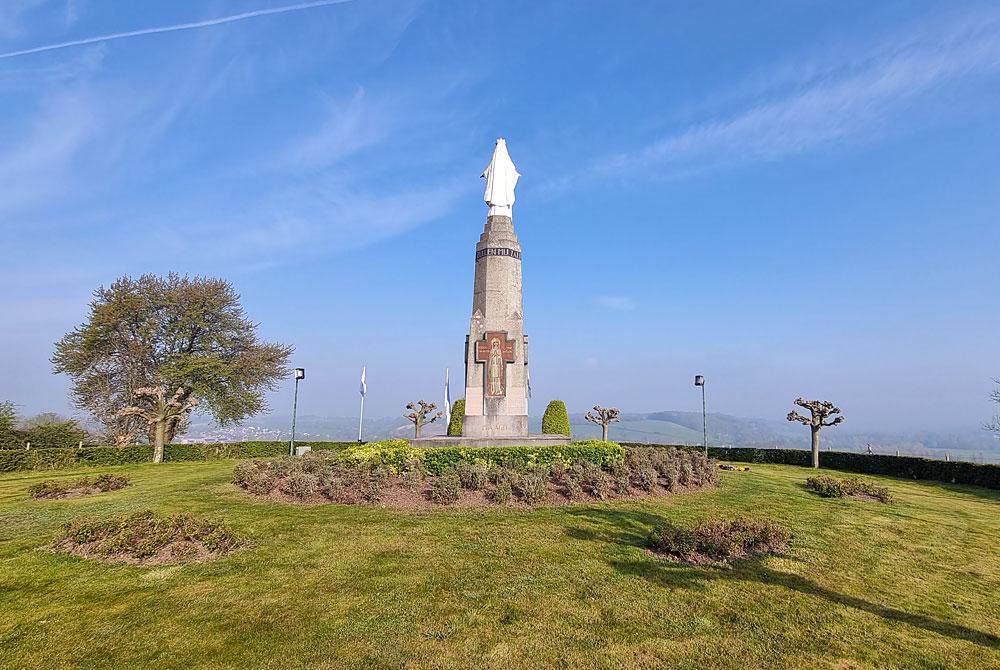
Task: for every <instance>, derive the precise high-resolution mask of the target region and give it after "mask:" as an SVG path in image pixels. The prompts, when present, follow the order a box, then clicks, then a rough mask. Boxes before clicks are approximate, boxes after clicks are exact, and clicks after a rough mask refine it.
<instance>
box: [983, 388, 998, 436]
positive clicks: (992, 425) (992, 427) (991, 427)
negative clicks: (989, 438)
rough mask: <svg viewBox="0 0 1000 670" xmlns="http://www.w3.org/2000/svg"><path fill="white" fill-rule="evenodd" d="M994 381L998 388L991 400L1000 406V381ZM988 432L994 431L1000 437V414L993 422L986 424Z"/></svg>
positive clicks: (992, 394)
mask: <svg viewBox="0 0 1000 670" xmlns="http://www.w3.org/2000/svg"><path fill="white" fill-rule="evenodd" d="M993 381H994V383H996V385H997V387H998V388H997V390H995V391H993V393H991V394H990V400H992V401H993V402H995V403H998V404H1000V379H994V380H993ZM986 430H992V431H993V432H994V433H996V434H997V435H1000V414H997V415H995V416H994V417H993V421H992V422H990V423H988V424H986Z"/></svg>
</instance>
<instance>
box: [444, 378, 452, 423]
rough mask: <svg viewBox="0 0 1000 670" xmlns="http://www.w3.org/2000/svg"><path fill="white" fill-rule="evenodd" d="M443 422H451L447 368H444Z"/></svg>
mask: <svg viewBox="0 0 1000 670" xmlns="http://www.w3.org/2000/svg"><path fill="white" fill-rule="evenodd" d="M444 422H445V423H448V424H450V423H451V383H450V382H449V370H448V368H445V369H444Z"/></svg>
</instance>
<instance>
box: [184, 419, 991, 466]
mask: <svg viewBox="0 0 1000 670" xmlns="http://www.w3.org/2000/svg"><path fill="white" fill-rule="evenodd" d="M583 417H584V415H583V414H571V415H570V428H571V430H572V431H573V436H574V437H576V438H580V439H588V438H599V437H600V436H601V429H600V426H596V425H594V424H592V423H589V422H587V421H586V420H585V419H584V418H583ZM701 422H702V417H701V413H700V412H678V411H660V412H649V413H645V414H642V413H626V414H623V415H622V417H621V422H620V423H615V424H612V425H611V428H610V437H611V439H613V440H618V441H620V442H643V443H654V444H657V443H658V444H701V443H702V429H701V425H702V424H701ZM290 424H291V417H289V416H282V415H267V416H260V417H256V418H254V419H252V420H251V421H250V422H248V423H247V425H245V426H238V427H232V428H218V427H215V426H214V425H212V424H211V423H208V422H204V421H200V422H199V421H196V422H194V423H192V426H191V430H190V431H189V432H188V433H187V434H186V435H185V436H184V439H186V440H190V441H200V442H206V441H232V440H277V439H288V434H289V427H290ZM541 424H542V422H541V417H532V418H531V421H530V426H531V428H530V429H531V431H532V432H535V433H537V432H541ZM445 429H446V426H445V425H444V421H443V420H441V421H438V422H437V423H435V424H432V425H431V426H428V427H427V428H425V429H424V435H441V434H443V433H444V432H445ZM412 434H413V427H412V426H411V425H410V424H409V423H408V422H407V421H406V420H405V419H403V418H402V417H400V418H394V417H372V418H368V417H365V432H364V437H365V439H366V440H381V439H386V438H389V437H410V436H412ZM296 436H297V437H298V439H301V440H355V439H357V436H358V419H357V417H320V416H300V417H298V420H297V423H296ZM708 440H709V443H710V444H712V445H716V446H720V445H727V446H737V447H762V448H774V447H780V448H790V449H808V448H809V431H808V430H807V429H806V428H805V427H804V426H800V425H798V424H792V423H788V422H787V421H775V420H770V419H754V418H744V417H737V416H730V415H728V414H709V415H708ZM869 444H870V445H871V446H872V449H873V450H874V451H876V452H878V453H895V452H896V450H897V449H898V450H899V452H900V453H902V454H910V455H914V456H926V457H931V458H944V457H945V455H946V454H947V455H949V456H950V457H951V458H955V459H961V460H972V461H986V462H1000V440H997V439H994V438H993V436H992V435H991V434H990V433H988V432H986V431H984V430H980V429H978V428H970V429H968V430H965V431H956V432H951V433H933V432H923V433H920V432H917V433H890V432H854V431H851V430H849V429H848V428H847V427H846V426H840V427H837V428H836V429H832V430H827V431H824V432H823V448H824V449H828V448H829V449H836V450H841V451H866V450H867V448H868V445H869Z"/></svg>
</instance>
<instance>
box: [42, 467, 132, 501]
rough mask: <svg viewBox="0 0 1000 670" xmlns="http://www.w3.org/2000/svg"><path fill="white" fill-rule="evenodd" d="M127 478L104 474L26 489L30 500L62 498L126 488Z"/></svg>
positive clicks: (48, 481) (53, 481)
mask: <svg viewBox="0 0 1000 670" xmlns="http://www.w3.org/2000/svg"><path fill="white" fill-rule="evenodd" d="M128 484H129V480H128V477H124V476H122V475H113V474H111V473H108V472H105V473H102V474H99V475H97V476H96V477H81V478H80V479H73V480H63V481H59V480H55V479H49V480H47V481H44V482H39V483H37V484H32V485H31V486H29V487H28V495H29V496H31V497H32V498H62V497H64V496H67V495H69V494H70V493H74V492H80V493H83V494H87V493H107V492H108V491H117V490H118V489H123V488H125V487H126V486H128Z"/></svg>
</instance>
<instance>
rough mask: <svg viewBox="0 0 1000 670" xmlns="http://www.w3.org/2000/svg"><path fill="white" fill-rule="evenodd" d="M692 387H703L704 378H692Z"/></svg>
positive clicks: (701, 376)
mask: <svg viewBox="0 0 1000 670" xmlns="http://www.w3.org/2000/svg"><path fill="white" fill-rule="evenodd" d="M694 385H695V386H704V385H705V377H704V376H703V375H695V376H694Z"/></svg>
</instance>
